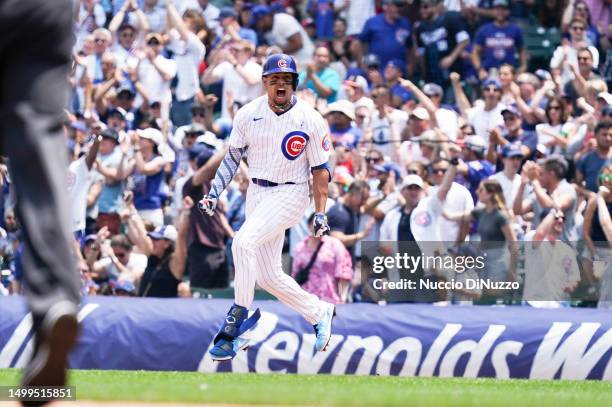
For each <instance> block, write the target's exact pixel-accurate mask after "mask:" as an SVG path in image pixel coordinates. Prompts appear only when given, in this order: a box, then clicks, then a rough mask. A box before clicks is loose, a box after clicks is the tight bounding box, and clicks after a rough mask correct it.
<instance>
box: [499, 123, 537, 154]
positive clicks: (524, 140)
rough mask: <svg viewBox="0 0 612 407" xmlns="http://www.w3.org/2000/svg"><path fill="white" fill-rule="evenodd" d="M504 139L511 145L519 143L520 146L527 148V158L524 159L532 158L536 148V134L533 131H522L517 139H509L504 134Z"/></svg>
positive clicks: (508, 136) (506, 134)
mask: <svg viewBox="0 0 612 407" xmlns="http://www.w3.org/2000/svg"><path fill="white" fill-rule="evenodd" d="M504 138H505V139H506V140H508V141H509V142H511V143H516V142H520V143H521V144H522V145H524V146H527V147H528V148H529V157H525V159H527V160H530V159H532V158H533V157H534V154H535V151H536V148H537V147H538V133H536V132H535V131H534V130H523V134H521V135H520V136H519V137H510V135H509V134H508V133H505V134H504ZM500 153H501V151H500Z"/></svg>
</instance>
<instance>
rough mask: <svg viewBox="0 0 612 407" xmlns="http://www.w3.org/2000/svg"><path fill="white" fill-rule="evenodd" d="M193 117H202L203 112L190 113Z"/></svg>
mask: <svg viewBox="0 0 612 407" xmlns="http://www.w3.org/2000/svg"><path fill="white" fill-rule="evenodd" d="M191 115H192V116H193V117H204V112H191Z"/></svg>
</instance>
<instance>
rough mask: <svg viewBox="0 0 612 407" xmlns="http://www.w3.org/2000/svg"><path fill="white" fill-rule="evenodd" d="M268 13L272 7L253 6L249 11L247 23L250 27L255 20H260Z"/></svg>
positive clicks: (270, 12) (253, 25) (253, 24)
mask: <svg viewBox="0 0 612 407" xmlns="http://www.w3.org/2000/svg"><path fill="white" fill-rule="evenodd" d="M268 14H272V9H271V8H270V7H269V6H266V5H259V6H255V7H253V10H252V11H251V21H250V22H249V25H250V26H251V27H255V23H257V20H260V19H261V18H263V17H265V16H267V15H268Z"/></svg>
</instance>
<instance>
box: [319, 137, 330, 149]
mask: <svg viewBox="0 0 612 407" xmlns="http://www.w3.org/2000/svg"><path fill="white" fill-rule="evenodd" d="M321 147H323V150H324V151H329V149H330V148H331V141H330V140H329V134H326V135H325V137H323V142H322V143H321Z"/></svg>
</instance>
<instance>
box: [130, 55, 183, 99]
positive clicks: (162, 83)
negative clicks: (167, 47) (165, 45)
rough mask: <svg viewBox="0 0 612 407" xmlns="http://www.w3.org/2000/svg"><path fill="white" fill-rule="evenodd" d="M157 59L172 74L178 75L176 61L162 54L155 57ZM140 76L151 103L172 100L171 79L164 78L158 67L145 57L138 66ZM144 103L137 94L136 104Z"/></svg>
mask: <svg viewBox="0 0 612 407" xmlns="http://www.w3.org/2000/svg"><path fill="white" fill-rule="evenodd" d="M155 60H156V61H157V62H158V63H159V65H160V66H162V67H164V70H167V71H168V72H169V73H170V76H174V75H176V62H174V61H173V60H171V59H168V58H164V57H163V56H162V55H158V56H156V57H155ZM138 78H139V79H140V83H141V84H142V86H143V87H144V88H145V89H146V90H147V95H148V97H149V103H153V102H167V103H170V102H171V101H172V94H171V93H170V82H171V80H170V81H167V80H164V78H163V77H162V76H161V74H160V73H159V71H158V70H157V68H155V66H153V64H152V63H151V61H149V60H148V59H147V58H144V59H143V60H142V61H141V62H140V66H139V68H138ZM141 103H142V98H141V97H140V95H137V97H136V102H135V105H137V106H139V105H140V104H141Z"/></svg>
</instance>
